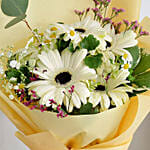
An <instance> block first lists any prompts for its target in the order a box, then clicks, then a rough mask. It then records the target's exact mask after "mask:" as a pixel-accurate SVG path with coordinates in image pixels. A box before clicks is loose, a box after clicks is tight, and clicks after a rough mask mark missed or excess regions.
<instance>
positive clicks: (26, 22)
mask: <svg viewBox="0 0 150 150" xmlns="http://www.w3.org/2000/svg"><path fill="white" fill-rule="evenodd" d="M23 21H24V22H25V24H26V25H27V27H28V28H29V30H30V31H31V32H32V34H33V35H34V37H35V38H36V39H37V41H38V42H39V43H41V42H40V39H39V37H38V36H37V35H36V34H35V32H34V31H33V30H32V28H31V26H30V25H29V23H28V21H27V20H26V19H24V20H23Z"/></svg>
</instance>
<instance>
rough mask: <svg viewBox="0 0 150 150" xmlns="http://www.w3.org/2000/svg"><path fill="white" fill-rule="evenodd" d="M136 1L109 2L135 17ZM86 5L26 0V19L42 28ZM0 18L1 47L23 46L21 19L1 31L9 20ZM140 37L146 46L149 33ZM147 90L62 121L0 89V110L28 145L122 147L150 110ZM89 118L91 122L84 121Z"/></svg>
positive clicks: (44, 149)
mask: <svg viewBox="0 0 150 150" xmlns="http://www.w3.org/2000/svg"><path fill="white" fill-rule="evenodd" d="M65 3H67V5H65ZM129 3H130V7H129V5H128V4H129ZM140 3H141V0H132V1H131V0H130V1H129V0H120V1H119V0H114V1H113V2H112V6H115V7H117V6H118V7H123V8H128V9H127V11H126V14H125V16H124V17H126V18H127V17H128V18H129V20H135V19H138V16H139V12H140V11H139V10H140ZM91 4H92V2H91V0H61V1H60V0H55V1H54V0H42V1H40V0H32V1H30V9H29V10H28V13H29V16H28V20H29V22H31V25H32V26H33V27H39V26H40V27H42V29H44V28H45V27H46V26H47V25H48V24H49V23H51V22H56V21H65V22H66V23H71V22H74V21H75V20H76V18H75V17H72V14H73V13H72V12H73V8H78V9H83V8H86V7H88V6H91ZM62 6H63V7H62ZM136 6H137V7H136ZM133 8H134V9H133ZM54 12H55V13H54ZM45 14H46V15H45ZM51 14H52V15H51ZM51 16H52V17H51ZM122 17H123V16H122ZM122 17H120V18H122ZM0 19H1V24H0V28H1V29H2V30H0V33H1V35H3V36H0V45H1V47H6V46H7V45H11V44H13V43H15V48H16V49H17V48H21V47H23V46H24V45H25V40H26V39H28V37H29V36H30V33H29V32H28V30H26V28H25V27H24V24H23V23H22V24H18V25H16V26H15V27H13V28H11V29H9V30H4V29H3V25H5V24H6V23H7V22H8V20H9V19H7V18H5V16H3V15H2V13H1V14H0ZM117 21H119V19H118V20H117ZM148 22H149V24H148ZM145 23H146V24H145ZM142 24H143V26H144V28H145V29H147V30H149V31H150V29H149V28H148V25H150V20H149V19H148V18H145V20H144V21H143V22H142ZM10 35H12V36H11V37H10ZM15 35H17V36H15ZM8 38H9V40H7V39H8ZM20 39H21V40H20ZM145 39H146V38H142V39H140V44H141V45H142V46H143V47H145V46H146V48H149V47H150V44H149V43H148V41H149V38H147V39H146V40H145ZM149 93H150V92H147V93H145V94H144V95H143V94H142V95H138V96H137V97H135V98H133V99H132V100H131V101H130V103H127V104H125V105H124V106H122V107H120V108H115V109H112V110H109V111H106V112H104V113H101V114H98V115H90V116H75V117H72V116H70V117H68V118H65V119H63V120H59V119H57V118H56V114H53V113H47V112H46V113H41V112H39V111H30V110H29V109H28V108H26V107H24V106H23V105H21V104H18V103H17V102H15V101H10V100H9V99H8V98H7V96H6V95H5V94H4V93H3V92H0V97H1V99H0V109H1V110H2V111H3V112H4V113H5V114H6V116H7V117H8V118H9V119H10V120H11V121H12V122H13V123H14V124H15V126H16V127H17V128H18V129H19V130H20V131H21V132H22V133H20V132H17V133H16V136H17V137H18V138H19V139H20V140H21V141H23V142H24V143H25V144H26V145H27V146H28V147H29V148H30V149H31V150H67V149H68V148H70V149H74V150H75V149H76V150H77V149H86V150H88V149H93V150H127V149H128V146H129V145H130V142H131V140H132V136H133V134H134V132H135V131H136V129H137V127H138V126H139V125H140V123H141V122H142V121H143V119H144V118H145V116H146V115H147V114H148V113H149V111H150V94H149ZM110 118H111V119H110ZM114 120H115V121H114ZM62 122H63V123H62ZM89 122H96V123H95V124H89ZM88 124H89V125H88ZM72 129H73V130H72ZM97 131H98V132H97ZM92 141H93V142H92ZM91 142H92V143H91ZM89 143H90V144H89Z"/></svg>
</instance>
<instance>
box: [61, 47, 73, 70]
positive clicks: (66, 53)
mask: <svg viewBox="0 0 150 150" xmlns="http://www.w3.org/2000/svg"><path fill="white" fill-rule="evenodd" d="M61 57H62V62H63V65H64V67H65V68H68V67H69V65H70V58H71V52H70V51H69V50H68V49H65V50H63V52H62V54H61Z"/></svg>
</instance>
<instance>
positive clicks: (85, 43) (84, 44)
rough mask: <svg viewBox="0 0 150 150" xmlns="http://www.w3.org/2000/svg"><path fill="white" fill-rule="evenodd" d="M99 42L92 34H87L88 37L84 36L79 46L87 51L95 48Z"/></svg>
mask: <svg viewBox="0 0 150 150" xmlns="http://www.w3.org/2000/svg"><path fill="white" fill-rule="evenodd" d="M99 44H100V42H99V41H98V40H97V39H96V38H95V37H94V36H93V35H89V36H88V37H85V38H84V39H83V40H82V41H81V43H80V46H81V48H85V49H87V50H88V51H91V50H94V49H96V47H97V46H98V45H99Z"/></svg>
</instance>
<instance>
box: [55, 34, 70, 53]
mask: <svg viewBox="0 0 150 150" xmlns="http://www.w3.org/2000/svg"><path fill="white" fill-rule="evenodd" d="M63 38H64V34H61V35H60V38H58V39H57V42H56V45H57V49H58V50H59V52H60V53H61V52H62V51H63V50H64V49H66V48H67V47H69V45H70V41H71V40H68V41H65V40H64V39H63Z"/></svg>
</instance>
